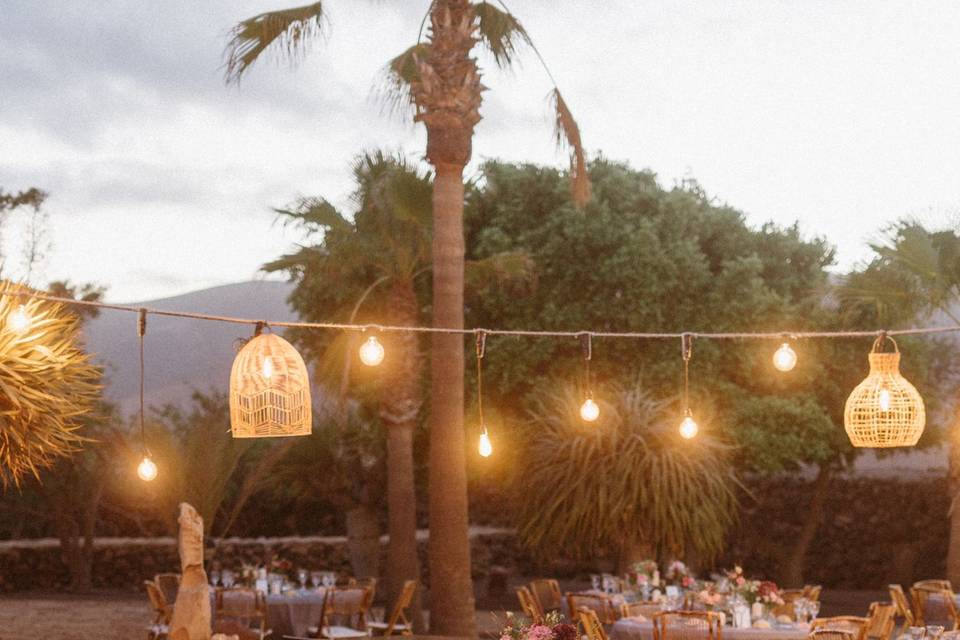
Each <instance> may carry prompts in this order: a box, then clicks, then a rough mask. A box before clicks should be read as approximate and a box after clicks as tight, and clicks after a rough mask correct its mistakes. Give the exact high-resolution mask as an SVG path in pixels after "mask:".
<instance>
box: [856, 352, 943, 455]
mask: <svg viewBox="0 0 960 640" xmlns="http://www.w3.org/2000/svg"><path fill="white" fill-rule="evenodd" d="M886 340H890V342H892V343H893V347H894V350H893V352H882V351H880V348H881V346H882V345H883V343H884V341H886ZM868 359H869V361H870V374H869V375H868V376H867V377H866V379H864V380H863V382H861V383H860V384H858V385H857V387H856V388H855V389H854V390H853V391H852V392H851V393H850V397H848V398H847V404H846V406H845V407H844V411H843V426H844V428H845V429H846V431H847V436H848V437H849V438H850V443H851V444H852V445H853V446H855V447H912V446H914V445H915V444H917V441H918V440H919V439H920V436H921V435H922V434H923V428H924V426H925V424H926V421H927V415H926V409H925V408H924V406H923V398H922V397H921V396H920V393H919V392H917V390H916V388H915V387H914V386H913V385H912V384H910V382H909V381H907V380H906V379H905V378H904V377H903V376H902V375H900V350H899V348H898V347H897V343H896V342H894V341H893V339H892V338H890V337H889V336H887V335H886V334H885V333H881V334H880V335H879V336H878V337H877V339H876V340H875V341H874V343H873V349H872V350H871V352H870V355H869V356H868Z"/></svg>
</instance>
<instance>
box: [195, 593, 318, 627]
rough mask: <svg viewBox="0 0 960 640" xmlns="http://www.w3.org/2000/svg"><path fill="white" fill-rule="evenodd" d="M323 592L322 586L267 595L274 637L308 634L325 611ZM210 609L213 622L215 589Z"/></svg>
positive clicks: (214, 616)
mask: <svg viewBox="0 0 960 640" xmlns="http://www.w3.org/2000/svg"><path fill="white" fill-rule="evenodd" d="M323 594H324V590H323V589H322V588H321V589H318V590H315V591H307V592H291V593H285V594H268V595H267V596H265V597H266V602H267V628H268V629H272V630H273V637H274V638H282V637H283V636H285V635H289V636H306V635H307V630H308V629H309V628H310V627H315V626H317V624H318V623H319V622H320V615H321V613H322V612H323ZM210 609H211V612H212V613H213V616H212V617H213V618H214V619H213V622H216V611H215V610H216V606H215V601H214V593H213V591H211V592H210Z"/></svg>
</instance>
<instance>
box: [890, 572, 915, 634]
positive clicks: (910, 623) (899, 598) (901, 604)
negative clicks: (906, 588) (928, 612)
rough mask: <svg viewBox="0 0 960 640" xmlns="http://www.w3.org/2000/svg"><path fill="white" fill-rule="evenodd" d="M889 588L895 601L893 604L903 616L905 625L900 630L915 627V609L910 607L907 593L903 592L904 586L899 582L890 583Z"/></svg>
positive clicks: (898, 613)
mask: <svg viewBox="0 0 960 640" xmlns="http://www.w3.org/2000/svg"><path fill="white" fill-rule="evenodd" d="M887 590H888V591H889V592H890V600H891V602H893V606H895V607H896V608H897V615H899V616H900V617H901V618H903V626H902V627H901V628H900V631H901V632H903V631H906V630H907V629H908V628H910V627H915V626H916V623H917V619H916V617H915V616H914V615H913V609H912V608H911V607H910V601H909V600H907V594H905V593H904V592H903V587H901V586H900V585H898V584H890V585H887Z"/></svg>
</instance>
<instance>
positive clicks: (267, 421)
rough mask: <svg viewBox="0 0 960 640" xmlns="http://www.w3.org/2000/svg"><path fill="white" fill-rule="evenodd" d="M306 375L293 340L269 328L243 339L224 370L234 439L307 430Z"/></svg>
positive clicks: (309, 425) (309, 419) (297, 433)
mask: <svg viewBox="0 0 960 640" xmlns="http://www.w3.org/2000/svg"><path fill="white" fill-rule="evenodd" d="M312 423H313V413H312V411H311V405H310V380H309V378H308V376H307V367H306V365H305V364H304V363H303V358H301V357H300V354H299V353H297V350H296V349H294V348H293V345H292V344H290V343H289V342H287V341H286V340H284V339H283V338H281V337H280V336H277V335H274V334H273V333H263V334H260V335H257V336H255V337H254V338H253V339H252V340H250V341H249V342H247V344H245V345H244V347H243V348H242V349H241V350H240V353H238V354H237V357H236V359H235V360H234V361H233V369H232V370H231V372H230V428H231V430H232V432H233V437H234V438H271V437H277V436H306V435H310V431H311V428H312Z"/></svg>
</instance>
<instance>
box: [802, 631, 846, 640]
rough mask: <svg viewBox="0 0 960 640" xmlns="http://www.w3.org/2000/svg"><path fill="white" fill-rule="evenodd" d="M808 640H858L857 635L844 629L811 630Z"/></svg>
mask: <svg viewBox="0 0 960 640" xmlns="http://www.w3.org/2000/svg"><path fill="white" fill-rule="evenodd" d="M807 640H857V634H856V633H854V632H853V631H846V630H844V629H811V631H810V633H808V634H807Z"/></svg>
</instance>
